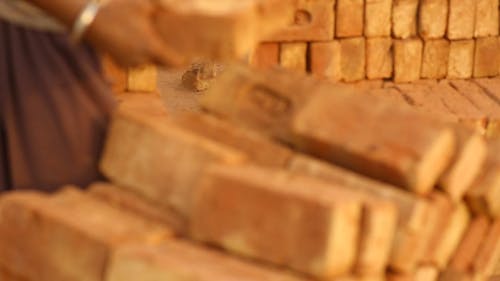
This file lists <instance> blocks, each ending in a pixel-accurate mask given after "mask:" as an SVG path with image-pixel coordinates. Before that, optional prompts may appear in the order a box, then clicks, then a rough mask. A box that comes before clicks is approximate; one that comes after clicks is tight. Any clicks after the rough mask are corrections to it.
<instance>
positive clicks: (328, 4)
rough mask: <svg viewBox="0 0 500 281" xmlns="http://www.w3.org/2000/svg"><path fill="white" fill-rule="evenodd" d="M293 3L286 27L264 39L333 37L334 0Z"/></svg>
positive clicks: (306, 39)
mask: <svg viewBox="0 0 500 281" xmlns="http://www.w3.org/2000/svg"><path fill="white" fill-rule="evenodd" d="M295 5H296V10H295V13H294V15H293V17H291V18H290V19H289V20H288V21H289V25H288V27H285V28H282V29H281V30H280V31H278V32H275V33H274V34H272V35H271V36H269V37H267V38H266V41H272V42H283V41H285V42H291V41H328V40H332V39H333V38H334V31H335V8H334V7H335V0H314V1H310V0H298V1H296V3H295Z"/></svg>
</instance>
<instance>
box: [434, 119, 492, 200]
mask: <svg viewBox="0 0 500 281" xmlns="http://www.w3.org/2000/svg"><path fill="white" fill-rule="evenodd" d="M455 132H456V137H457V149H456V152H455V156H454V159H453V160H452V164H451V165H450V166H449V167H448V169H447V170H446V171H445V173H444V174H443V175H442V176H441V178H440V179H439V187H440V188H441V189H442V190H443V191H444V192H446V193H447V194H448V196H449V197H450V198H451V199H452V200H453V201H454V202H458V201H460V200H461V199H462V197H463V196H464V195H465V193H466V192H467V190H468V189H469V188H470V187H471V185H472V183H473V182H474V180H475V179H476V178H477V177H478V176H479V174H480V172H481V169H482V167H483V164H484V162H485V160H486V155H487V153H488V149H487V145H486V142H485V140H484V139H483V137H482V136H480V135H478V134H475V133H472V132H470V131H469V130H466V129H465V128H460V127H457V128H456V129H455Z"/></svg>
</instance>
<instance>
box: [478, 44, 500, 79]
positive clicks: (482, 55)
mask: <svg viewBox="0 0 500 281" xmlns="http://www.w3.org/2000/svg"><path fill="white" fill-rule="evenodd" d="M499 66H500V42H499V40H498V37H484V38H478V39H476V50H475V55H474V77H475V78H479V77H491V76H496V75H498V73H499V70H500V69H499Z"/></svg>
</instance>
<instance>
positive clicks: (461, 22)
mask: <svg viewBox="0 0 500 281" xmlns="http://www.w3.org/2000/svg"><path fill="white" fill-rule="evenodd" d="M476 2H477V0H450V3H449V16H448V33H447V35H448V39H451V40H462V39H471V38H472V37H473V36H474V22H475V16H476V15H475V11H476Z"/></svg>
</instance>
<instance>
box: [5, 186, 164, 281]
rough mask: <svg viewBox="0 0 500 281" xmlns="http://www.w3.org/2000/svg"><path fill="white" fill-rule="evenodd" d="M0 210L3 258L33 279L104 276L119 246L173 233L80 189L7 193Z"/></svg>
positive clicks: (95, 278)
mask: <svg viewBox="0 0 500 281" xmlns="http://www.w3.org/2000/svg"><path fill="white" fill-rule="evenodd" d="M0 214H1V217H2V219H1V220H0V237H1V238H0V252H1V253H2V254H1V255H0V264H1V265H2V266H3V267H5V268H6V269H7V270H8V271H10V272H12V273H13V274H14V275H21V276H26V279H28V280H39V281H49V280H75V281H80V280H82V281H83V280H85V281H100V280H102V279H101V278H102V273H103V272H104V270H105V269H106V265H107V260H108V258H109V257H110V256H111V254H112V252H113V251H114V250H115V249H117V248H118V247H120V246H122V245H125V244H128V243H156V242H159V241H162V240H164V239H165V238H168V237H169V236H170V235H171V233H170V231H169V230H168V229H167V228H164V227H162V226H159V225H157V224H151V223H150V222H148V221H145V220H142V219H141V218H139V217H137V216H133V215H131V214H126V213H122V212H120V211H119V210H117V209H114V208H112V207H110V206H108V205H106V204H103V203H102V202H100V201H98V200H95V199H93V198H90V197H87V196H85V195H84V194H83V193H81V192H80V191H77V190H76V189H67V190H64V191H62V192H60V193H59V194H56V195H55V196H51V197H49V196H48V195H41V194H38V193H27V192H18V193H13V194H10V195H5V196H2V198H1V200H0ZM20 253H22V255H21V256H20ZM75 253H78V254H77V255H76V254H75Z"/></svg>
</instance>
